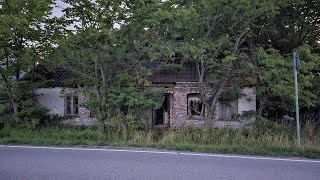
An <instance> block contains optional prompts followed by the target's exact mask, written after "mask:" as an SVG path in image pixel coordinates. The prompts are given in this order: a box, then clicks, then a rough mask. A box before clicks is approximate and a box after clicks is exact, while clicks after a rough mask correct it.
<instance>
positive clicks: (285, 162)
mask: <svg viewBox="0 0 320 180" xmlns="http://www.w3.org/2000/svg"><path fill="white" fill-rule="evenodd" d="M0 179H1V180H2V179H5V180H7V179H14V180H19V179H28V180H29V179H41V180H42V179H46V180H49V179H66V180H73V179H138V180H143V179H148V180H149V179H164V180H170V179H178V180H180V179H201V180H204V179H259V180H263V179H290V180H293V179H302V180H308V179H316V180H319V179H320V160H311V159H301V158H271V157H260V156H241V155H222V154H200V153H199V154H197V153H190V152H178V151H157V150H141V149H88V148H59V147H35V146H9V145H8V146H7V145H0Z"/></svg>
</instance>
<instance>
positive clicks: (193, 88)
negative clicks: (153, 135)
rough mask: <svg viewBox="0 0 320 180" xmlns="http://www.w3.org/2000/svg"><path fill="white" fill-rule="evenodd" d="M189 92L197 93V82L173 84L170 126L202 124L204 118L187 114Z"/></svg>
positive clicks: (197, 125) (199, 125)
mask: <svg viewBox="0 0 320 180" xmlns="http://www.w3.org/2000/svg"><path fill="white" fill-rule="evenodd" d="M191 93H199V89H198V87H197V83H177V85H176V86H175V88H174V91H173V101H172V115H171V119H170V121H171V126H172V127H175V128H180V127H184V126H196V127H201V126H203V125H204V119H203V118H202V117H192V116H190V115H188V94H191Z"/></svg>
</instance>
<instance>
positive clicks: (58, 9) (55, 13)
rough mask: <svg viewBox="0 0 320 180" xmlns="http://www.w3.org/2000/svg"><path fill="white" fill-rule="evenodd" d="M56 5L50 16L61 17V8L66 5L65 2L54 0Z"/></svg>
mask: <svg viewBox="0 0 320 180" xmlns="http://www.w3.org/2000/svg"><path fill="white" fill-rule="evenodd" d="M55 3H56V6H57V7H54V8H53V12H52V16H56V17H61V16H62V15H63V13H62V11H61V10H62V9H63V8H65V7H67V4H65V3H63V2H61V1H60V0H56V2H55Z"/></svg>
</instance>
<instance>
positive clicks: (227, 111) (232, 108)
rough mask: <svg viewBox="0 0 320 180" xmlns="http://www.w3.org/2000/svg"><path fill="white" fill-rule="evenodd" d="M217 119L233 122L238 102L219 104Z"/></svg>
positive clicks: (235, 117) (235, 118)
mask: <svg viewBox="0 0 320 180" xmlns="http://www.w3.org/2000/svg"><path fill="white" fill-rule="evenodd" d="M219 104H220V105H219V109H220V110H219V119H220V120H227V121H233V120H237V114H238V100H235V101H232V102H229V103H219Z"/></svg>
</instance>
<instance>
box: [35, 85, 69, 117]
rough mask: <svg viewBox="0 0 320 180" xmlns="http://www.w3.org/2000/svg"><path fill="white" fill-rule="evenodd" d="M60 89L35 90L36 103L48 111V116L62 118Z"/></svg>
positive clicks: (62, 107) (62, 105)
mask: <svg viewBox="0 0 320 180" xmlns="http://www.w3.org/2000/svg"><path fill="white" fill-rule="evenodd" d="M61 91H62V88H61V87H55V88H40V89H37V90H36V94H37V100H38V102H39V103H40V104H41V105H42V106H43V107H45V108H47V109H48V110H49V112H48V114H50V115H59V116H64V98H63V96H62V94H61Z"/></svg>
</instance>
